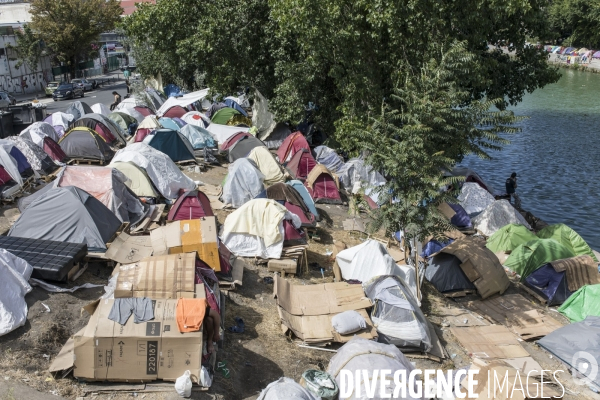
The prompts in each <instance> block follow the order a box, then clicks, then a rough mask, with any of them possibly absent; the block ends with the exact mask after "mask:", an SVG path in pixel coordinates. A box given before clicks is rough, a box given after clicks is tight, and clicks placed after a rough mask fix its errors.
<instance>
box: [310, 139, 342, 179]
mask: <svg viewBox="0 0 600 400" xmlns="http://www.w3.org/2000/svg"><path fill="white" fill-rule="evenodd" d="M315 157H316V159H317V162H318V163H319V164H323V165H324V166H326V167H327V169H328V170H330V171H331V172H333V173H336V174H337V173H338V171H340V169H342V167H343V166H344V159H343V158H342V157H340V156H339V155H338V154H337V153H336V152H335V150H333V149H331V148H329V147H327V146H317V147H315Z"/></svg>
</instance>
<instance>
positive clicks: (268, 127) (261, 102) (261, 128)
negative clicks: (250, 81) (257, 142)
mask: <svg viewBox="0 0 600 400" xmlns="http://www.w3.org/2000/svg"><path fill="white" fill-rule="evenodd" d="M275 125H276V122H275V116H274V115H273V113H271V112H270V111H269V101H268V100H267V99H266V98H265V97H264V96H263V95H262V94H260V92H259V91H258V90H256V89H255V90H254V103H253V104H252V126H255V127H256V129H257V130H258V135H257V137H258V138H259V139H264V138H266V137H268V136H269V135H270V134H271V132H272V131H273V129H275Z"/></svg>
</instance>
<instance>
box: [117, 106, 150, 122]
mask: <svg viewBox="0 0 600 400" xmlns="http://www.w3.org/2000/svg"><path fill="white" fill-rule="evenodd" d="M115 111H118V112H122V113H125V114H127V115H130V116H132V117H133V118H135V120H136V121H137V122H138V124H139V123H140V122H142V121H143V120H144V114H142V113H141V112H139V111H138V110H136V109H135V108H133V107H123V108H117V109H116V110H115Z"/></svg>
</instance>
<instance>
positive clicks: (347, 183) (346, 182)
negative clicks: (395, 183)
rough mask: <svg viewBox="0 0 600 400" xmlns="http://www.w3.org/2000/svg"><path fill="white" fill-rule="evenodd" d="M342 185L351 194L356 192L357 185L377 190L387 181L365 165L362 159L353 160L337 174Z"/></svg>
mask: <svg viewBox="0 0 600 400" xmlns="http://www.w3.org/2000/svg"><path fill="white" fill-rule="evenodd" d="M337 175H338V177H339V180H340V183H341V184H342V186H343V187H344V189H346V190H347V191H349V192H354V188H355V185H358V184H360V187H363V188H375V187H378V186H381V185H385V184H386V183H387V181H386V180H385V178H384V177H383V175H381V174H380V173H379V172H377V171H375V170H373V167H371V166H370V165H367V164H365V161H364V160H363V159H362V158H352V159H350V160H348V162H346V163H345V164H344V166H343V167H342V168H340V169H339V170H338V172H337Z"/></svg>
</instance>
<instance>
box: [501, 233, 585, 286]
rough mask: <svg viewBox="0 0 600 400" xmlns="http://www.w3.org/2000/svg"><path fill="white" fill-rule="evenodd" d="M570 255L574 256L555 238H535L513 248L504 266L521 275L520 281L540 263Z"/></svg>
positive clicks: (571, 251)
mask: <svg viewBox="0 0 600 400" xmlns="http://www.w3.org/2000/svg"><path fill="white" fill-rule="evenodd" d="M571 257H575V253H574V252H573V250H571V249H570V248H568V247H567V246H564V245H562V244H560V243H558V242H557V241H556V240H553V239H535V240H532V241H530V242H527V243H525V244H522V245H519V246H518V247H517V248H516V249H514V250H513V251H512V253H510V256H508V258H507V259H506V261H505V262H504V266H505V267H507V268H509V269H511V270H512V271H515V272H516V273H517V274H519V275H521V281H524V280H525V278H527V277H528V276H529V275H530V274H531V273H532V272H533V271H535V270H536V269H538V268H539V267H541V266H542V265H544V264H548V263H549V262H551V261H556V260H562V259H563V258H571Z"/></svg>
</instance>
